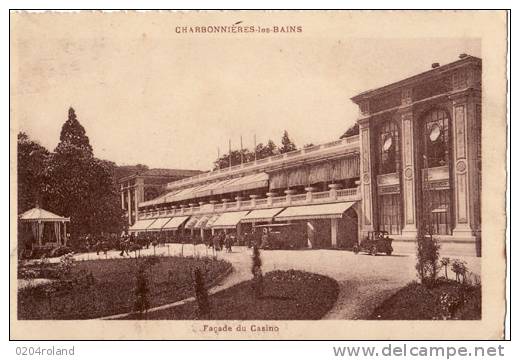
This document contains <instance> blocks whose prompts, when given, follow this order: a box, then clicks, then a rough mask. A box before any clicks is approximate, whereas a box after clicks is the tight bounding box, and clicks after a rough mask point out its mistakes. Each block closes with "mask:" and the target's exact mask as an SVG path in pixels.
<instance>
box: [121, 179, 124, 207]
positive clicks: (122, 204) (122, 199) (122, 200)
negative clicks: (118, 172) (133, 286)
mask: <svg viewBox="0 0 520 360" xmlns="http://www.w3.org/2000/svg"><path fill="white" fill-rule="evenodd" d="M124 208H125V190H124V189H123V184H121V209H124Z"/></svg>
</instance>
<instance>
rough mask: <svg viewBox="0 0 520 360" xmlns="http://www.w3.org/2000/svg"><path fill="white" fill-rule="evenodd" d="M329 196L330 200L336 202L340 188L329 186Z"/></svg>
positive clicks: (335, 185) (338, 186)
mask: <svg viewBox="0 0 520 360" xmlns="http://www.w3.org/2000/svg"><path fill="white" fill-rule="evenodd" d="M328 187H329V196H330V198H331V199H332V200H336V199H337V198H338V190H339V188H340V185H339V184H329V186H328Z"/></svg>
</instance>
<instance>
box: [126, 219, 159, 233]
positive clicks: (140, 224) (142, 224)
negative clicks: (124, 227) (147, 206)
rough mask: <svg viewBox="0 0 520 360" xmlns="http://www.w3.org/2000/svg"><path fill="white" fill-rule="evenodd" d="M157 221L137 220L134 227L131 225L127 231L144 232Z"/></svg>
mask: <svg viewBox="0 0 520 360" xmlns="http://www.w3.org/2000/svg"><path fill="white" fill-rule="evenodd" d="M155 220H157V219H142V220H137V221H136V222H135V224H134V225H132V226H131V227H130V228H129V229H128V230H129V231H144V230H146V229H148V227H150V225H152V224H153V223H154V222H155Z"/></svg>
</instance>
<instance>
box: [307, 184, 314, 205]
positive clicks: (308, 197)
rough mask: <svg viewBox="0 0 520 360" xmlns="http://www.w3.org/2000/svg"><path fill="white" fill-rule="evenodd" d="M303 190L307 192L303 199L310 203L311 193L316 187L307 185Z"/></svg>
mask: <svg viewBox="0 0 520 360" xmlns="http://www.w3.org/2000/svg"><path fill="white" fill-rule="evenodd" d="M305 191H306V192H307V194H306V197H305V201H306V202H308V203H311V202H312V193H313V192H315V191H316V188H315V187H312V186H307V187H306V188H305Z"/></svg>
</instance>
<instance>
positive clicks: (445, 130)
mask: <svg viewBox="0 0 520 360" xmlns="http://www.w3.org/2000/svg"><path fill="white" fill-rule="evenodd" d="M423 121H424V122H423V125H422V126H423V152H422V168H423V177H422V178H423V186H422V197H423V211H424V221H426V223H425V226H427V229H429V231H431V232H432V233H433V234H438V235H450V234H451V232H452V220H451V217H452V216H451V214H452V200H451V197H452V194H451V186H450V179H449V177H450V175H449V174H450V172H449V168H448V165H449V163H450V121H449V115H448V113H447V112H446V111H444V110H441V109H434V110H431V111H430V112H428V113H427V114H426V116H425V117H424V118H423Z"/></svg>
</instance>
